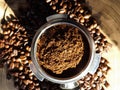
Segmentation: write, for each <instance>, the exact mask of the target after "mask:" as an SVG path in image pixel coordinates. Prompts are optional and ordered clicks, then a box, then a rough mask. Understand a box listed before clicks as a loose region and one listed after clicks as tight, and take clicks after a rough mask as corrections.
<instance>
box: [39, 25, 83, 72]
mask: <svg viewBox="0 0 120 90" xmlns="http://www.w3.org/2000/svg"><path fill="white" fill-rule="evenodd" d="M46 31H48V32H45V33H44V34H43V35H42V36H41V37H40V39H39V40H38V44H37V56H38V63H39V65H41V66H43V67H44V68H46V69H49V70H51V71H52V72H53V73H55V74H62V72H63V71H64V70H67V69H69V68H75V67H76V66H77V65H78V64H79V62H80V61H81V59H82V56H83V54H84V42H83V40H82V36H81V34H80V31H79V29H78V28H76V27H73V26H70V25H66V24H63V25H57V26H54V27H51V28H49V29H48V30H46Z"/></svg>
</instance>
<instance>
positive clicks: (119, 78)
mask: <svg viewBox="0 0 120 90" xmlns="http://www.w3.org/2000/svg"><path fill="white" fill-rule="evenodd" d="M87 2H88V4H89V5H90V6H91V7H92V10H93V14H94V16H95V17H96V18H99V19H100V21H98V22H100V23H101V27H102V32H103V33H105V35H106V36H107V37H108V40H109V41H110V42H111V43H112V45H113V46H112V48H110V51H108V52H107V53H106V52H105V53H103V56H104V57H105V58H107V59H108V60H109V62H110V63H109V65H110V67H111V68H112V69H111V70H110V71H109V73H108V76H107V80H108V81H109V83H110V87H108V88H107V89H106V90H120V85H119V84H120V73H119V69H120V65H119V64H120V60H119V59H120V50H119V48H120V40H119V36H120V28H119V26H120V0H87ZM6 6H7V5H6V4H5V2H4V0H0V18H1V17H2V15H3V11H2V10H3V8H5V7H6ZM15 8H16V7H15ZM10 13H12V14H13V12H12V10H11V9H10V8H8V9H7V13H6V15H9V14H10ZM0 90H17V89H16V88H14V86H13V82H12V80H6V71H5V69H3V68H0Z"/></svg>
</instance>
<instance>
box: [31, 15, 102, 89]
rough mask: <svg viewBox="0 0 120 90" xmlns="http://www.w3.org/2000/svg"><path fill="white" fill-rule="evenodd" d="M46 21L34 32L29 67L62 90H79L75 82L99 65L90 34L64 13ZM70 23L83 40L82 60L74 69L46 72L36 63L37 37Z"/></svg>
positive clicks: (94, 70)
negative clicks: (61, 72)
mask: <svg viewBox="0 0 120 90" xmlns="http://www.w3.org/2000/svg"><path fill="white" fill-rule="evenodd" d="M46 20H47V23H45V24H44V25H42V26H41V27H40V28H39V29H38V31H37V32H36V34H35V36H34V38H33V40H32V45H31V58H32V63H31V64H30V69H31V70H32V72H33V73H34V75H35V76H36V77H37V78H38V79H39V80H40V81H41V82H42V81H43V80H44V79H46V80H48V81H51V82H53V83H58V84H60V88H61V89H63V90H80V85H79V83H78V82H77V81H78V80H80V79H81V78H83V77H84V76H85V75H86V74H88V73H90V74H94V73H95V72H96V70H97V68H98V66H99V63H100V58H101V55H100V53H96V51H95V45H94V41H93V38H92V37H91V36H90V33H89V32H88V31H87V29H86V28H85V27H83V26H82V25H80V24H79V23H77V22H75V21H73V20H71V19H69V18H68V16H67V15H66V14H55V15H51V16H49V17H47V18H46ZM63 24H65V25H68V26H69V25H70V26H72V27H75V28H77V29H79V31H80V33H81V35H82V37H83V39H84V40H83V41H85V44H84V46H85V50H84V51H85V52H84V55H83V58H82V60H81V61H80V63H79V64H78V65H77V67H76V68H74V70H71V73H70V71H67V70H66V72H65V73H63V74H60V75H55V74H51V73H49V72H47V71H46V70H44V69H43V68H42V66H40V65H39V63H38V58H37V56H36V52H37V42H38V40H39V38H40V37H41V36H42V35H43V34H44V33H45V32H47V30H48V29H49V28H51V27H54V26H56V25H63ZM81 66H82V67H81Z"/></svg>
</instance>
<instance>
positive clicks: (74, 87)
mask: <svg viewBox="0 0 120 90" xmlns="http://www.w3.org/2000/svg"><path fill="white" fill-rule="evenodd" d="M60 88H61V89H62V90H80V87H79V83H78V82H70V83H65V84H61V85H60Z"/></svg>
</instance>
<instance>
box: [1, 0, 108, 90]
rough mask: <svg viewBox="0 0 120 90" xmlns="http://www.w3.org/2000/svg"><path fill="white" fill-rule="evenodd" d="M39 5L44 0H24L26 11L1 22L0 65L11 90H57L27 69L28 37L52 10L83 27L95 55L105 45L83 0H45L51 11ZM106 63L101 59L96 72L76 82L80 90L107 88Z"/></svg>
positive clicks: (29, 61) (28, 59)
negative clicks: (27, 4)
mask: <svg viewBox="0 0 120 90" xmlns="http://www.w3.org/2000/svg"><path fill="white" fill-rule="evenodd" d="M39 2H43V3H42V4H44V3H45V1H44V0H43V1H42V0H36V1H33V0H28V3H29V4H30V7H29V9H27V10H21V15H20V16H19V17H18V19H16V18H14V19H11V20H10V21H6V22H3V23H2V29H3V33H2V34H0V66H2V65H6V66H7V78H8V79H11V78H13V80H14V84H15V87H16V88H18V89H19V90H60V88H59V85H58V84H55V83H52V82H49V81H47V80H44V81H43V82H40V81H39V80H38V79H37V78H36V77H35V76H34V75H33V73H32V71H31V70H30V68H29V64H30V63H31V57H30V51H31V47H30V46H31V41H32V38H33V36H34V34H35V32H36V30H37V29H38V28H39V27H40V26H41V25H42V24H43V23H45V22H46V21H45V16H47V15H49V12H50V13H51V10H52V9H53V13H54V12H56V13H66V14H68V15H69V17H70V18H71V19H73V20H75V21H77V22H79V23H80V24H82V25H83V26H85V27H86V28H87V29H88V30H89V31H90V33H91V36H92V37H93V39H94V41H95V44H96V52H98V53H102V52H103V51H104V50H106V49H107V47H108V46H109V43H108V41H107V40H106V37H105V36H104V35H103V34H102V33H101V32H100V27H99V25H98V23H97V21H96V19H95V18H94V17H93V16H92V12H91V10H90V7H89V6H88V5H87V4H86V2H85V0H46V3H45V4H46V5H47V7H51V9H45V10H44V9H43V8H46V7H45V6H44V5H42V4H41V3H39ZM42 7H43V8H42ZM38 11H41V12H38ZM45 11H46V12H47V13H46V12H45ZM42 18H43V19H42ZM108 64H109V62H108V61H107V60H106V59H105V58H103V57H102V58H101V62H100V65H99V68H98V69H97V71H96V73H95V74H94V75H91V74H88V75H86V76H85V77H84V78H82V79H81V80H79V81H78V82H79V83H80V88H81V90H105V88H106V87H108V86H109V83H108V82H107V80H106V75H107V73H108V71H109V70H110V67H109V66H108Z"/></svg>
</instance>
